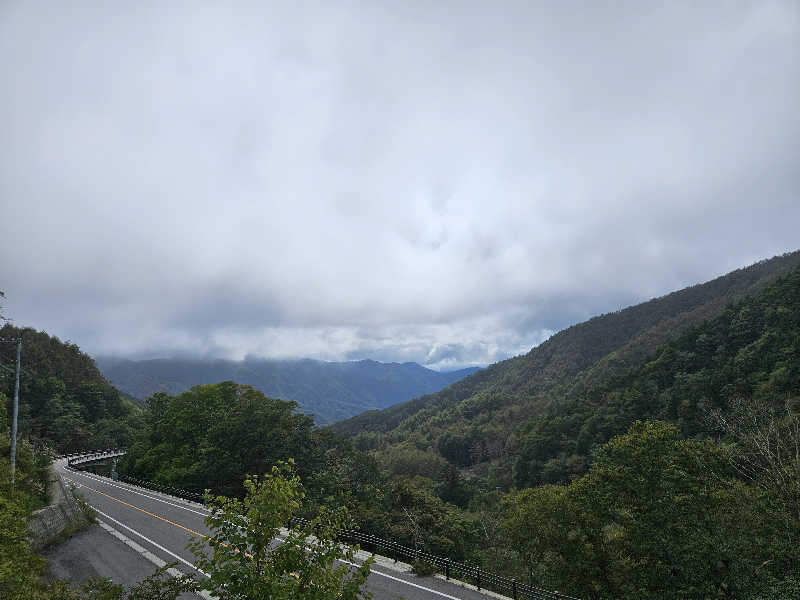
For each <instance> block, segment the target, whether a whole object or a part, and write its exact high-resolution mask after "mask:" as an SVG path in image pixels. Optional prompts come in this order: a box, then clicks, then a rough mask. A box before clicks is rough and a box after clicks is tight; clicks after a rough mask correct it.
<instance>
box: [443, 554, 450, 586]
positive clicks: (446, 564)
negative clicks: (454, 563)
mask: <svg viewBox="0 0 800 600" xmlns="http://www.w3.org/2000/svg"><path fill="white" fill-rule="evenodd" d="M444 578H445V579H446V580H447V581H450V559H449V558H445V559H444Z"/></svg>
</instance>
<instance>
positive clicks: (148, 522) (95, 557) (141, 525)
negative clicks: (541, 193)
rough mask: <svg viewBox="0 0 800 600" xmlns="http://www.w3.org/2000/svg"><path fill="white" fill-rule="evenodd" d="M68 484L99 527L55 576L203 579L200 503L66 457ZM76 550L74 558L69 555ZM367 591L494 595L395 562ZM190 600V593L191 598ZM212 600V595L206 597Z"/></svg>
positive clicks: (410, 596) (390, 599) (392, 598)
mask: <svg viewBox="0 0 800 600" xmlns="http://www.w3.org/2000/svg"><path fill="white" fill-rule="evenodd" d="M54 466H55V470H56V472H57V473H58V474H59V475H60V476H61V477H62V479H63V480H64V481H65V482H66V483H67V484H72V485H75V487H76V488H77V489H79V490H80V492H81V493H82V494H83V496H84V497H85V499H86V501H87V502H88V503H89V505H90V506H92V508H94V509H95V510H96V511H97V517H98V520H99V521H100V527H99V528H97V527H93V528H91V529H90V530H89V531H88V532H85V533H83V534H79V535H78V536H76V537H75V538H73V540H70V542H69V543H68V544H67V546H68V547H67V548H65V549H63V550H57V552H58V553H61V554H59V555H58V556H57V557H54V558H53V559H51V563H53V564H54V565H55V567H54V569H51V570H53V572H54V575H56V576H61V575H62V574H61V573H60V572H59V568H61V569H63V570H72V571H73V572H74V571H75V569H77V570H78V571H80V569H81V568H83V569H86V570H87V571H89V572H90V573H89V574H97V575H101V576H106V577H111V578H112V579H113V580H114V581H115V582H117V583H125V584H130V583H134V582H135V581H139V580H140V579H142V578H143V577H144V576H146V575H149V574H151V573H152V572H153V570H154V569H155V567H156V565H160V564H164V563H165V562H166V563H171V562H176V561H177V563H178V565H177V567H176V568H177V569H178V570H179V571H182V572H185V573H191V574H193V575H195V576H196V577H198V578H202V577H203V575H202V574H200V573H199V572H198V571H197V570H196V569H195V568H194V566H193V560H194V556H193V555H192V554H191V553H190V552H189V551H188V550H186V544H187V543H188V542H189V539H190V538H191V537H192V536H206V535H209V533H210V532H209V529H208V528H207V527H206V525H205V523H204V522H203V519H204V518H205V516H206V514H208V513H207V511H206V510H205V509H204V508H203V507H202V506H201V505H198V504H194V503H189V502H186V501H184V500H181V499H178V498H174V497H172V496H167V495H164V494H159V493H157V492H151V491H149V490H144V489H141V488H137V487H135V486H132V485H128V484H125V483H121V482H118V481H112V480H110V479H108V478H105V477H99V476H97V475H93V474H91V473H83V472H76V471H71V470H68V469H67V465H66V459H60V460H58V461H56V462H55V464H54ZM70 552H72V554H70ZM366 587H367V589H369V590H370V591H371V592H372V593H373V597H374V598H375V600H401V599H405V600H448V599H449V600H486V599H487V598H489V597H490V596H492V597H497V596H496V595H494V594H488V593H486V592H477V591H476V590H474V589H470V588H469V587H464V586H462V585H460V584H459V583H458V582H453V581H444V580H443V579H439V578H435V577H425V578H419V577H415V576H414V575H412V574H410V573H408V572H407V571H404V570H402V569H398V568H397V567H396V566H394V564H393V563H392V561H390V560H388V559H383V560H381V559H380V558H379V557H378V563H376V564H375V565H373V567H372V573H371V574H370V576H369V579H368V580H367V586H366ZM186 597H187V598H188V597H190V596H189V595H187V596H186ZM204 597H206V598H207V597H208V594H204Z"/></svg>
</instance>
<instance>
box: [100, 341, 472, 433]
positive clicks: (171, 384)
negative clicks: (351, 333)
mask: <svg viewBox="0 0 800 600" xmlns="http://www.w3.org/2000/svg"><path fill="white" fill-rule="evenodd" d="M97 363H98V365H99V366H100V369H101V370H102V371H103V374H104V375H105V376H106V377H108V379H109V380H110V381H112V382H113V383H114V385H116V386H118V387H119V388H120V389H121V390H123V391H125V392H127V393H129V394H131V395H132V396H135V397H137V398H140V399H145V398H148V397H149V396H151V395H153V394H154V393H156V392H165V393H167V394H180V393H181V392H184V391H186V390H188V389H189V388H190V387H192V386H195V385H202V384H209V383H218V382H220V381H236V382H238V383H242V384H246V385H251V386H253V387H254V388H256V389H257V390H260V391H261V392H263V393H264V394H266V395H268V396H271V397H275V398H281V399H284V400H290V401H293V402H297V404H298V405H299V408H300V410H301V411H303V412H306V413H312V414H313V415H314V417H315V421H316V422H317V424H318V425H323V424H327V423H331V422H333V421H335V420H337V419H343V418H346V417H349V416H352V415H355V414H357V413H359V412H363V411H364V410H369V409H377V408H385V407H387V406H391V405H392V404H396V403H398V402H402V401H404V400H408V399H409V398H413V397H415V396H419V395H421V394H429V393H432V392H437V391H439V390H441V389H442V388H443V387H445V386H447V385H450V384H451V383H453V382H455V381H458V380H459V379H462V378H463V377H465V376H466V375H469V374H471V373H474V372H475V371H476V370H477V369H475V368H470V369H462V370H460V371H451V372H446V373H440V372H438V371H433V370H431V369H426V368H425V367H423V366H421V365H418V364H417V363H402V364H401V363H380V362H376V361H374V360H361V361H352V362H338V363H337V362H324V361H319V360H308V359H305V360H281V361H275V360H259V359H247V360H243V361H229V360H201V359H155V360H138V361H134V360H120V359H113V358H102V357H101V358H98V359H97Z"/></svg>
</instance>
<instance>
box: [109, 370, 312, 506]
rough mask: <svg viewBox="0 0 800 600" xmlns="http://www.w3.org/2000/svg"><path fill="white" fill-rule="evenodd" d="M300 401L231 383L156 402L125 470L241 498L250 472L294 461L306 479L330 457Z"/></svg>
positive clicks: (163, 397) (124, 463) (155, 399)
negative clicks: (298, 411)
mask: <svg viewBox="0 0 800 600" xmlns="http://www.w3.org/2000/svg"><path fill="white" fill-rule="evenodd" d="M295 407H296V405H295V404H294V403H293V402H284V401H282V400H275V399H272V398H267V397H265V396H264V394H262V393H261V392H259V391H257V390H254V389H253V388H251V387H250V386H243V385H237V384H235V383H233V382H223V383H218V384H213V385H203V386H196V387H194V388H192V389H191V390H189V391H188V392H184V393H183V394H180V395H179V396H174V397H169V396H167V395H165V394H156V395H155V396H153V397H152V398H150V399H149V400H148V412H147V413H146V415H145V425H144V427H143V429H142V431H141V432H140V433H139V434H138V436H137V437H136V438H135V439H134V442H133V444H132V446H131V448H130V449H129V451H128V453H127V455H126V456H125V457H124V459H123V460H122V461H121V462H120V466H119V470H120V472H124V473H126V474H128V475H133V476H136V477H140V478H143V479H148V480H152V481H157V482H159V483H163V484H169V485H175V486H179V487H182V488H184V489H187V490H191V491H195V492H202V491H203V490H204V489H207V488H209V489H213V490H214V491H215V492H216V493H220V494H224V495H231V496H240V495H241V494H242V493H243V490H242V487H241V482H242V481H243V480H244V477H245V475H246V474H247V473H258V472H265V471H269V469H270V468H271V467H272V466H273V465H275V464H277V462H278V461H281V460H287V459H288V458H290V457H293V458H295V459H296V460H297V462H298V464H299V465H301V474H303V475H304V476H305V475H306V474H309V475H310V474H311V473H312V472H313V471H314V468H315V467H316V466H317V465H318V463H319V462H320V461H321V460H322V452H323V450H324V448H323V447H321V446H320V445H318V444H317V443H316V440H315V439H314V434H313V432H314V424H313V421H312V420H311V419H310V418H309V417H307V416H306V415H301V414H296V413H294V412H293V409H294V408H295Z"/></svg>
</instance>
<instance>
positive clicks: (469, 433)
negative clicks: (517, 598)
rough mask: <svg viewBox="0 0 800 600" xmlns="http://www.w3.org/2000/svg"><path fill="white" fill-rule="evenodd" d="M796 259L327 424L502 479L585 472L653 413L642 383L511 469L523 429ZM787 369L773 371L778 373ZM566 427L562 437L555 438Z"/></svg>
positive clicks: (580, 330)
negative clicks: (410, 445) (615, 407)
mask: <svg viewBox="0 0 800 600" xmlns="http://www.w3.org/2000/svg"><path fill="white" fill-rule="evenodd" d="M798 264H800V252H794V253H791V254H787V255H784V256H779V257H776V258H773V259H771V260H768V261H762V262H760V263H757V264H755V265H752V266H750V267H747V268H745V269H739V270H737V271H734V272H732V273H729V274H728V275H725V276H724V277H720V278H718V279H715V280H713V281H710V282H707V283H704V284H702V285H696V286H692V287H689V288H686V289H684V290H681V291H678V292H675V293H672V294H669V295H667V296H664V297H662V298H656V299H653V300H650V301H649V302H645V303H642V304H639V305H636V306H632V307H629V308H626V309H624V310H621V311H617V312H614V313H609V314H606V315H601V316H598V317H594V318H592V319H590V320H588V321H586V322H584V323H580V324H578V325H574V326H572V327H569V328H567V329H565V330H563V331H561V332H559V333H557V334H556V335H554V336H553V337H552V338H550V339H549V340H547V341H546V342H544V343H543V344H541V345H540V346H538V347H536V348H534V349H532V350H531V351H530V352H529V353H528V354H526V355H524V356H518V357H515V358H512V359H509V360H506V361H502V362H500V363H497V364H494V365H491V366H490V367H488V368H487V369H484V370H482V371H479V372H478V373H475V374H474V375H471V376H470V377H467V378H465V379H463V380H461V381H459V382H457V383H455V384H453V385H451V386H450V387H448V388H445V389H444V390H442V391H441V392H438V393H437V394H433V395H430V396H424V397H422V398H417V399H414V400H412V401H409V402H406V403H403V404H399V405H396V406H392V407H390V408H388V409H385V410H382V411H371V412H368V413H364V414H362V415H358V416H356V417H354V418H352V419H349V420H347V421H343V422H341V423H337V424H335V425H333V426H332V427H331V429H332V430H333V431H334V432H336V433H339V434H341V435H349V436H353V438H354V443H355V444H356V447H358V448H360V449H364V450H371V451H374V452H375V453H376V455H381V454H383V453H388V452H391V451H392V450H393V448H394V447H395V446H403V445H404V444H406V443H407V442H409V441H412V440H413V442H414V445H415V446H416V447H417V449H418V450H422V451H429V452H433V453H438V454H439V455H441V456H442V457H443V458H445V459H446V460H447V461H448V462H450V463H451V464H453V465H455V466H456V467H459V468H462V469H479V470H480V469H483V470H485V471H486V472H488V471H491V472H492V473H493V477H494V479H493V483H494V484H499V485H502V486H505V487H508V486H510V485H516V486H524V485H534V484H537V483H546V482H558V481H568V480H569V479H570V478H572V477H576V476H579V475H581V474H583V473H585V469H586V467H587V465H588V464H589V462H590V460H588V459H589V457H590V454H591V449H592V447H593V446H594V447H597V446H599V445H602V444H603V443H605V442H606V441H608V440H609V439H610V438H611V437H612V436H614V435H616V434H619V433H622V432H624V431H625V430H626V429H627V427H628V426H629V425H630V424H631V423H632V422H633V421H634V420H635V419H637V418H645V417H647V416H649V415H648V414H647V413H644V414H642V412H641V410H639V412H635V411H636V409H637V406H636V405H637V403H638V404H639V407H640V408H641V407H647V406H649V402H650V400H651V397H650V393H649V392H650V390H649V388H644V389H642V390H639V392H641V393H640V394H639V396H638V399H637V396H636V395H635V394H634V393H633V391H631V395H629V396H628V397H623V398H621V399H620V400H619V401H618V402H617V403H618V404H624V405H630V408H631V414H619V413H618V412H614V413H612V414H608V415H603V418H602V419H601V418H598V419H595V422H594V423H592V424H590V425H588V426H587V430H586V432H585V434H584V435H583V437H582V438H581V439H582V442H583V445H582V446H581V447H580V448H576V447H575V441H576V438H577V436H578V435H579V434H580V433H581V428H582V426H583V421H585V419H583V418H581V419H575V420H574V422H570V423H566V424H561V425H560V426H559V427H562V428H566V429H563V432H558V431H550V430H548V431H543V432H538V433H534V434H533V435H534V436H537V435H539V433H541V434H542V435H543V436H544V439H543V440H542V443H543V444H544V445H545V446H544V447H538V446H540V444H539V442H535V443H534V445H535V446H537V448H535V449H533V450H532V451H531V453H530V455H529V456H527V457H525V458H524V459H523V463H521V464H519V465H518V468H517V469H516V470H515V472H514V473H513V476H512V469H513V468H514V466H515V463H517V460H516V457H517V455H518V454H526V453H528V452H529V450H528V449H526V448H524V447H523V448H521V447H520V446H521V445H522V446H526V445H529V444H528V441H526V440H525V439H524V438H525V437H526V436H527V435H528V434H529V433H530V431H531V428H535V426H536V425H535V424H536V423H537V422H538V421H540V420H543V419H548V418H550V417H553V416H562V417H564V418H568V416H569V415H571V414H572V412H573V404H574V403H576V402H578V403H583V402H584V398H585V397H586V396H587V395H588V394H591V393H593V390H597V389H599V388H600V387H602V386H604V385H606V384H607V383H608V382H609V381H611V380H613V379H614V378H615V377H620V376H623V375H624V374H626V373H629V372H630V371H631V370H632V369H638V368H640V367H641V366H642V365H643V364H644V363H645V362H647V361H648V359H650V358H652V356H653V353H654V352H656V351H657V349H658V348H659V346H661V345H663V344H665V343H667V342H670V340H672V339H673V338H674V337H675V336H677V335H680V334H681V333H683V332H686V331H688V330H690V329H691V328H692V327H696V326H698V325H701V324H702V323H704V322H705V321H707V320H709V319H712V318H714V317H716V316H718V315H720V314H721V313H724V312H725V311H726V307H727V306H729V305H730V304H731V303H733V302H742V301H743V300H744V299H745V298H747V297H748V296H750V295H755V294H759V293H760V292H761V291H762V290H764V289H765V288H766V287H768V286H769V285H770V284H772V283H773V282H775V281H776V280H777V279H778V278H779V277H781V276H783V275H786V274H788V273H792V272H793V271H794V270H795V269H796V268H797V266H798ZM785 308H787V309H790V307H788V306H785ZM782 318H786V317H782ZM754 326H755V324H754ZM746 331H751V332H752V331H753V329H752V328H751V329H749V330H747V329H743V332H746ZM743 335H746V334H745V333H743ZM790 373H791V371H787V372H782V373H775V377H776V380H777V379H779V378H780V377H786V376H789V375H790ZM694 383H698V384H699V383H700V382H694ZM685 384H686V385H691V384H692V382H691V381H686V382H685ZM698 408H700V410H698ZM701 414H702V405H698V404H697V403H696V402H695V403H691V402H690V403H688V404H687V405H686V406H685V407H684V408H683V409H682V412H681V417H682V418H683V419H684V420H685V421H686V422H687V423H688V422H692V421H693V420H696V418H697V417H699V416H701ZM588 416H591V415H588ZM658 416H661V415H658ZM661 418H665V419H668V418H669V417H667V416H661ZM670 420H671V419H670ZM562 433H563V439H562V438H561V437H558V436H561V435H562ZM554 435H555V436H556V437H553V436H554ZM537 454H538V455H539V458H537V457H536V455H537ZM548 463H549V464H548ZM484 465H485V466H484Z"/></svg>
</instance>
